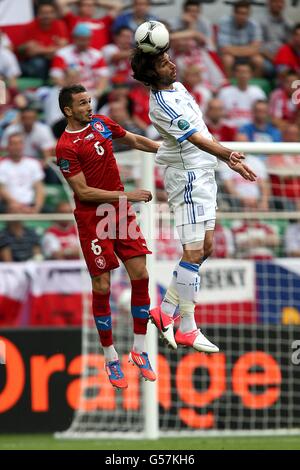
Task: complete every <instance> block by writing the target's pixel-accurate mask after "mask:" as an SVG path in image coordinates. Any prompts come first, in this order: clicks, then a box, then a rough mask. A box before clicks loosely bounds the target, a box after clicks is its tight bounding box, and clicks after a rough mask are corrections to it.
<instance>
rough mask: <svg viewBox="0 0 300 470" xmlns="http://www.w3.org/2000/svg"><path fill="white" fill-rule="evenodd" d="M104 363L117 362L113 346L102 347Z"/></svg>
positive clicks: (117, 357) (116, 354)
mask: <svg viewBox="0 0 300 470" xmlns="http://www.w3.org/2000/svg"><path fill="white" fill-rule="evenodd" d="M103 351H104V357H105V362H112V361H117V360H118V359H119V356H118V353H117V351H116V350H115V348H114V346H113V345H111V346H106V347H105V346H103Z"/></svg>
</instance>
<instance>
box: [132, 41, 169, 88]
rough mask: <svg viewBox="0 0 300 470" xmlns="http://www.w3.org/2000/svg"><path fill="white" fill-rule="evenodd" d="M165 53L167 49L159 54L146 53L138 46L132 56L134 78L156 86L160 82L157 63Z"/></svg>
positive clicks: (147, 84)
mask: <svg viewBox="0 0 300 470" xmlns="http://www.w3.org/2000/svg"><path fill="white" fill-rule="evenodd" d="M164 53H165V51H162V52H160V53H159V54H149V53H147V54H146V53H145V52H143V51H142V50H141V49H138V48H136V49H135V50H134V51H133V55H132V57H131V68H132V71H133V78H134V79H135V80H137V81H138V82H142V83H143V84H144V85H146V86H154V87H155V86H156V85H157V83H158V82H159V75H158V73H157V72H156V70H155V65H156V64H157V62H158V60H159V59H160V58H161V57H162V56H163V54H164Z"/></svg>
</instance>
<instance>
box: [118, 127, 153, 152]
mask: <svg viewBox="0 0 300 470" xmlns="http://www.w3.org/2000/svg"><path fill="white" fill-rule="evenodd" d="M118 141H119V142H121V143H122V144H126V145H128V146H129V147H131V148H134V149H137V150H142V151H143V152H150V153H156V152H157V150H158V149H159V146H160V143H159V142H155V141H154V140H151V139H148V138H147V137H143V136H142V135H138V134H133V133H132V132H126V134H125V136H124V137H121V138H120V139H118Z"/></svg>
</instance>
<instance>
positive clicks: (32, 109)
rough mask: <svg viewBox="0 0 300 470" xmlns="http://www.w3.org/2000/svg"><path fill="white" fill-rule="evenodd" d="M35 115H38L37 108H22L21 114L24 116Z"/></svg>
mask: <svg viewBox="0 0 300 470" xmlns="http://www.w3.org/2000/svg"><path fill="white" fill-rule="evenodd" d="M28 112H29V113H35V114H37V111H36V109H35V108H33V107H32V106H25V108H21V109H20V113H21V114H24V113H28Z"/></svg>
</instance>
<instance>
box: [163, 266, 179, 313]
mask: <svg viewBox="0 0 300 470" xmlns="http://www.w3.org/2000/svg"><path fill="white" fill-rule="evenodd" d="M177 272H178V264H177V265H176V267H175V269H174V272H173V277H172V281H171V284H170V286H169V287H168V290H167V292H166V293H165V296H164V299H163V301H162V303H161V309H162V311H163V312H164V313H166V314H167V315H168V316H169V317H171V318H172V317H173V316H174V313H175V311H176V308H177V305H178V303H179V295H178V292H177Z"/></svg>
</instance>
